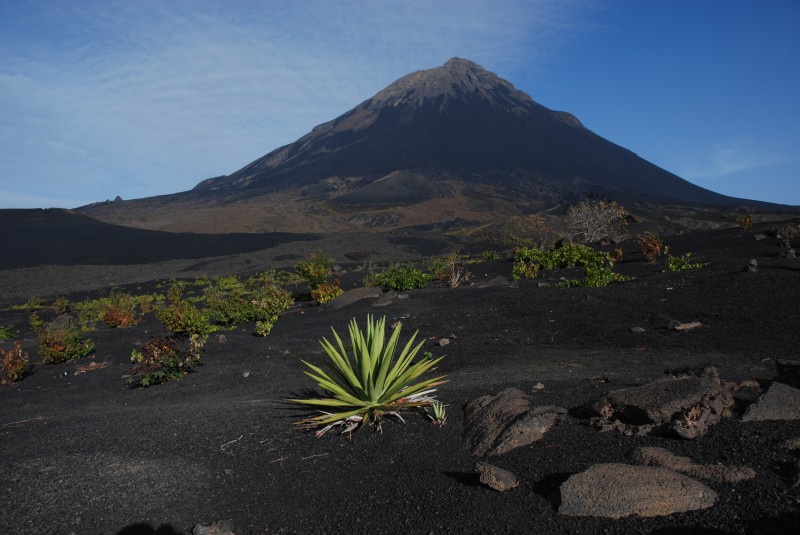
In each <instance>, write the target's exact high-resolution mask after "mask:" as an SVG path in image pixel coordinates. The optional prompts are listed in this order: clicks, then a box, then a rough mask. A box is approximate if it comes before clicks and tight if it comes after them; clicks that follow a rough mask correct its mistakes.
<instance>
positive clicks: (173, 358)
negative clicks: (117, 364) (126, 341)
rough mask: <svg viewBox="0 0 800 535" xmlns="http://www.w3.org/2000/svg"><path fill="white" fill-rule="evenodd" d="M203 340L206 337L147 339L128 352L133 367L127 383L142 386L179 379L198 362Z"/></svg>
mask: <svg viewBox="0 0 800 535" xmlns="http://www.w3.org/2000/svg"><path fill="white" fill-rule="evenodd" d="M204 343H205V339H204V338H203V337H201V336H198V335H192V336H189V337H176V336H157V337H154V338H150V339H149V340H148V341H147V342H145V343H144V345H143V346H142V347H141V348H139V349H134V350H133V352H132V353H131V362H132V363H133V368H131V372H130V377H129V378H128V384H129V385H131V386H133V387H137V386H138V387H142V388H144V387H148V386H152V385H156V384H160V383H165V382H167V381H174V380H177V379H180V378H181V377H183V376H184V375H186V374H187V373H189V372H190V371H192V370H193V369H194V367H195V366H196V365H197V363H198V362H199V361H200V351H201V349H202V348H203V344H204Z"/></svg>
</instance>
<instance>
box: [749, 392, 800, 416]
mask: <svg viewBox="0 0 800 535" xmlns="http://www.w3.org/2000/svg"><path fill="white" fill-rule="evenodd" d="M742 420H743V421H745V422H755V421H761V420H800V390H798V389H796V388H792V387H791V386H789V385H785V384H783V383H777V382H775V383H772V384H771V385H770V387H769V388H768V389H767V391H766V392H764V393H763V394H761V396H760V397H759V398H758V399H757V400H756V402H755V403H753V404H752V405H750V406H749V407H747V412H745V413H744V416H742Z"/></svg>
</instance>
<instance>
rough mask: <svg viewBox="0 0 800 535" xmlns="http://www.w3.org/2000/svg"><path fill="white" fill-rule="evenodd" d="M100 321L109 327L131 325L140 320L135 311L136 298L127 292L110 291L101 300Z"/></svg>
mask: <svg viewBox="0 0 800 535" xmlns="http://www.w3.org/2000/svg"><path fill="white" fill-rule="evenodd" d="M102 308H103V312H102V313H103V316H102V318H101V321H102V322H103V323H105V324H106V325H108V326H109V327H131V326H133V325H136V324H138V323H139V321H140V320H141V316H140V315H139V314H138V312H137V308H138V307H137V300H136V298H134V297H133V296H132V295H131V294H129V293H124V292H117V291H112V292H111V295H109V296H108V297H107V298H106V299H104V300H102Z"/></svg>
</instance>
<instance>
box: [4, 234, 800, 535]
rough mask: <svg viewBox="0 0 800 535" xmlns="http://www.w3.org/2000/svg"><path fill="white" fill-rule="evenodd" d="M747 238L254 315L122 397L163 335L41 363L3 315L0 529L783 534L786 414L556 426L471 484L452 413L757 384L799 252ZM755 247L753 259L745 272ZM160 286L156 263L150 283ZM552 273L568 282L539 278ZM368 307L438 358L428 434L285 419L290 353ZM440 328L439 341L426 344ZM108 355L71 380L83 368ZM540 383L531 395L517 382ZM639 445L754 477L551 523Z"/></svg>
mask: <svg viewBox="0 0 800 535" xmlns="http://www.w3.org/2000/svg"><path fill="white" fill-rule="evenodd" d="M760 230H763V229H758V228H757V229H755V230H753V231H750V232H743V231H741V230H737V229H732V230H727V231H715V232H704V233H697V234H694V235H686V236H681V237H675V238H672V239H667V243H668V244H669V245H671V246H672V250H673V251H674V252H675V253H683V252H687V251H691V252H693V253H695V255H696V256H698V257H700V258H701V259H705V260H706V261H710V262H711V265H710V266H708V267H706V268H703V269H700V270H693V271H686V272H681V273H664V272H661V271H660V268H659V267H658V266H653V265H650V264H647V263H645V262H644V260H643V259H642V257H641V253H639V252H637V251H636V248H635V245H633V244H626V245H625V250H626V255H625V257H624V261H623V263H622V264H621V266H620V271H622V272H625V273H628V274H632V275H636V276H637V277H638V278H637V279H636V280H634V281H631V282H628V283H624V284H614V285H611V286H608V287H605V288H596V289H593V288H574V289H555V288H542V287H539V286H538V282H541V281H523V282H520V283H519V284H518V285H513V286H511V287H508V286H506V287H492V288H477V287H464V288H458V289H449V288H429V289H425V290H417V291H412V292H410V293H409V297H408V298H407V299H398V300H394V301H393V302H392V303H391V304H389V305H388V306H386V307H381V308H376V307H373V306H372V303H371V302H370V301H358V302H356V303H354V304H352V305H349V306H347V307H344V308H341V309H339V310H334V309H333V308H332V307H326V306H309V303H308V302H307V301H300V302H299V303H298V305H296V307H295V308H294V309H292V310H290V311H288V312H287V313H285V314H284V315H283V317H282V318H281V319H280V320H279V321H278V323H277V324H276V326H275V328H274V329H273V331H272V334H271V335H270V336H269V337H267V338H257V337H255V336H252V334H251V332H252V325H242V326H240V327H239V328H238V329H236V330H233V331H228V332H224V334H225V337H226V339H227V341H226V342H225V343H224V344H222V343H219V342H218V340H217V338H216V337H215V336H214V335H212V337H211V338H210V339H209V343H208V345H207V348H206V351H205V354H204V358H203V365H202V366H201V367H200V368H199V369H198V370H197V371H196V372H195V373H192V374H190V375H188V376H186V377H184V378H183V379H181V380H180V381H177V382H173V383H169V384H165V385H161V386H156V387H153V388H148V389H139V390H131V389H128V388H126V387H125V384H124V380H123V375H125V374H126V373H127V371H128V369H129V367H130V363H129V356H130V351H131V349H132V348H133V346H134V345H135V344H136V343H137V342H141V341H143V340H145V339H146V338H147V337H148V336H151V335H153V334H157V333H159V332H161V330H160V329H161V327H160V326H159V325H158V324H157V322H156V321H155V319H154V318H153V317H152V315H148V316H146V317H145V320H144V321H143V322H142V323H141V324H140V325H138V326H136V327H133V328H129V329H108V328H100V329H99V330H97V331H95V332H93V333H91V335H90V336H91V337H92V338H93V339H94V341H95V343H96V351H95V353H94V355H93V356H91V357H88V358H85V359H82V360H80V361H78V362H76V363H69V364H62V365H56V366H45V365H43V364H41V362H40V360H39V358H38V355H37V349H36V339H35V337H34V335H33V333H32V332H31V330H30V328H29V327H27V313H26V312H25V311H20V310H10V309H6V310H3V311H0V325H11V326H12V328H13V329H14V330H15V331H17V340H19V341H21V342H22V344H23V346H24V348H25V349H26V350H27V351H28V352H29V353H30V355H31V360H32V364H33V366H32V371H31V373H30V374H29V375H28V376H27V377H26V378H25V379H24V380H23V381H22V382H20V383H17V384H15V385H13V386H5V387H0V453H1V455H0V470H2V472H1V473H2V474H3V479H2V486H0V488H1V489H2V494H3V498H2V499H0V533H19V534H25V533H31V534H34V533H36V534H39V533H63V534H67V533H77V534H84V533H86V534H94V533H125V534H132V533H151V534H152V533H161V534H167V533H190V531H191V528H192V526H194V525H195V524H198V523H203V524H210V523H211V522H215V521H218V520H230V521H231V524H232V525H233V526H234V527H235V528H236V533H237V534H239V533H253V534H256V533H259V534H260V533H586V534H590V533H592V534H593V533H657V534H668V533H704V534H711V533H714V534H722V533H725V534H727V533H792V532H796V529H797V525H798V522H799V521H800V489H798V487H792V486H791V484H792V481H791V479H790V476H789V472H788V471H787V466H788V464H787V463H789V461H790V460H789V459H788V458H787V457H788V454H787V453H786V452H784V451H782V450H781V449H780V447H779V444H780V443H781V442H782V441H784V440H786V439H787V438H791V437H798V436H800V422H797V421H790V422H753V423H742V422H741V421H740V420H739V419H738V418H737V417H734V418H731V419H727V420H725V421H724V422H723V423H722V424H720V425H718V426H716V427H714V428H712V430H711V431H710V432H709V433H708V434H707V435H705V436H703V437H702V438H700V439H697V440H694V441H686V440H680V439H676V438H669V437H626V436H623V435H621V434H617V433H604V434H601V433H598V432H596V431H595V430H594V429H593V428H592V427H591V426H589V425H587V422H586V421H585V420H581V419H579V418H576V417H569V418H567V419H566V421H565V422H563V423H562V424H561V425H559V426H557V427H556V428H555V429H554V430H552V431H551V432H550V433H549V434H548V435H546V436H545V438H544V439H543V440H542V441H540V442H538V443H536V444H534V445H532V446H530V447H525V448H521V449H518V450H515V451H512V452H511V453H509V454H507V455H505V456H503V457H500V458H497V459H494V460H492V463H493V464H496V465H497V466H500V467H501V468H504V469H507V470H511V471H512V472H513V473H514V474H516V475H517V477H519V478H520V479H521V480H522V485H521V486H520V487H519V488H517V489H514V490H512V491H509V492H507V493H498V492H495V491H492V490H490V489H487V488H484V487H482V486H480V485H479V483H478V476H477V473H476V471H475V468H474V463H475V459H473V458H471V456H470V455H469V453H468V452H467V451H466V450H464V448H463V447H462V444H461V428H462V420H463V415H462V412H461V406H462V405H463V404H464V403H466V402H467V401H469V400H471V399H473V398H474V397H476V396H479V395H483V394H486V393H496V392H497V391H499V390H501V389H503V388H506V387H509V386H516V387H519V388H522V389H523V390H525V391H526V392H532V394H531V395H533V396H535V397H536V399H537V401H538V402H540V403H541V404H543V405H550V404H555V405H561V406H563V407H566V408H568V409H572V408H575V407H578V406H579V405H582V404H583V403H585V402H586V401H588V400H590V399H592V398H593V397H596V396H600V395H602V394H604V393H606V392H608V391H610V390H613V389H616V388H620V387H623V386H630V385H635V384H641V383H643V382H645V381H647V380H649V379H651V378H654V377H656V376H658V375H659V374H661V373H662V372H663V370H664V369H666V368H672V367H680V366H696V365H702V364H706V363H711V364H713V365H715V366H717V368H718V370H719V373H720V375H721V376H722V378H723V379H727V380H732V381H741V380H744V379H757V380H759V381H761V382H762V383H763V384H764V385H766V384H768V383H769V381H770V380H771V379H772V378H774V377H775V376H776V375H777V372H776V369H775V360H776V359H777V358H781V357H787V358H795V359H796V358H798V347H797V340H798V338H797V334H798V333H799V332H800V260H790V259H785V258H780V257H779V252H780V246H779V242H778V240H775V239H773V238H767V239H763V240H760V241H758V240H755V239H754V234H756V233H757V232H759V231H760ZM795 246H797V244H795ZM328 252H329V253H331V254H334V255H337V254H339V253H340V252H341V251H328ZM751 258H756V259H757V260H758V263H759V266H760V267H759V271H758V272H756V273H745V272H744V271H743V269H744V267H745V266H746V264H747V261H748V260H750V259H751ZM95 267H96V266H95ZM258 267H261V266H258V265H254V266H251V268H258ZM349 267H355V266H349ZM109 269H113V267H110V268H109ZM470 269H472V271H473V272H474V278H473V282H480V281H483V280H489V279H491V278H492V277H494V276H496V275H504V276H507V277H508V276H510V272H511V263H510V262H509V261H493V262H487V263H483V264H476V265H473V266H470ZM162 276H163V274H161V273H159V272H158V271H157V270H154V271H153V272H152V273H151V277H150V278H151V279H152V280H156V279H159V278H161V277H162ZM363 276H364V273H363V272H353V273H346V274H344V275H342V283H343V285H344V286H345V287H346V288H352V287H355V286H358V285H359V284H360V281H361V279H362V278H363ZM561 276H570V274H569V273H568V272H563V273H556V274H554V275H548V276H547V277H545V278H544V279H542V280H548V277H550V279H552V280H557V279H558V278H559V277H561ZM4 280H7V279H4ZM51 282H52V281H51ZM67 282H69V281H67ZM26 283H30V281H26ZM6 284H10V283H6ZM154 284H155V283H154V282H150V283H147V282H143V283H141V284H140V285H139V286H141V288H142V291H146V290H148V289H149V288H152V287H153V285H154ZM0 290H2V289H0ZM297 291H298V292H301V291H302V289H301V288H298V289H297ZM76 297H77V296H76ZM368 313H372V314H377V315H383V314H385V315H386V316H387V318H390V319H391V320H392V321H394V320H395V319H402V320H403V323H404V332H405V333H406V334H408V333H411V332H413V331H414V330H416V329H419V332H420V335H421V336H423V337H426V338H429V345H428V347H427V349H428V350H430V351H432V352H433V353H434V354H435V355H441V354H446V358H445V359H444V360H443V361H442V363H441V365H440V367H439V370H440V371H441V372H444V373H446V374H448V376H449V377H448V378H449V380H450V381H449V382H448V383H447V384H445V385H443V386H442V387H441V388H440V392H439V397H440V399H441V400H443V401H444V402H445V403H446V404H448V406H449V410H448V423H447V425H446V426H445V427H443V428H437V427H433V426H432V425H430V423H428V422H427V421H425V420H424V419H423V418H422V417H421V416H418V415H414V414H411V415H409V416H408V417H407V418H406V421H407V423H406V424H405V425H403V424H401V423H397V422H393V421H389V422H387V423H386V424H385V425H384V426H383V433H382V434H379V433H376V432H373V431H372V430H369V429H362V430H360V431H358V432H357V433H355V434H354V435H353V437H352V440H347V439H346V438H345V437H342V436H339V435H337V434H334V433H329V434H327V435H325V436H324V437H322V438H320V439H315V438H314V436H313V435H312V434H308V433H304V432H301V431H298V430H297V429H295V428H294V427H293V425H292V422H295V421H297V420H298V419H299V418H300V417H301V416H303V415H304V414H307V413H304V412H303V410H302V408H300V409H298V408H297V407H294V406H291V405H289V404H287V403H286V402H285V399H286V398H289V397H292V396H296V395H298V394H301V393H303V392H306V391H308V390H309V389H311V388H312V387H314V386H315V385H314V383H313V382H312V381H311V379H309V378H307V377H306V376H305V375H304V374H303V365H302V364H301V362H300V358H304V359H312V360H314V361H321V360H322V351H321V348H320V346H319V344H318V340H319V339H320V338H321V337H322V336H327V334H328V333H329V332H330V327H331V326H333V327H335V328H336V329H337V330H338V331H339V332H340V333H343V332H345V331H346V326H347V323H348V321H349V320H350V318H351V317H356V318H358V319H359V321H363V319H364V318H365V316H366V315H367V314H368ZM671 320H679V321H684V322H688V321H700V322H702V324H703V326H702V327H701V328H699V329H697V330H694V331H691V332H686V333H678V332H674V331H670V330H669V329H668V328H667V327H668V325H669V322H670V321H671ZM632 327H642V328H644V329H645V331H644V332H642V333H636V332H632V331H631V328H632ZM444 337H450V339H451V343H450V344H449V345H447V346H446V347H445V348H440V347H439V346H438V344H437V343H436V342H437V341H438V340H439V339H440V338H444ZM9 344H10V343H9V342H5V343H3V347H8V346H9ZM106 361H107V362H109V363H110V364H109V365H108V367H106V368H103V369H100V370H96V371H92V372H89V373H84V374H80V375H74V372H75V371H76V366H78V365H86V364H88V363H90V362H106ZM246 371H249V376H248V377H243V372H246ZM539 382H541V383H543V384H544V389H542V390H534V385H536V384H537V383H539ZM638 446H659V447H663V448H666V449H668V450H669V451H671V452H673V453H676V454H678V455H687V456H689V457H691V458H692V459H693V460H694V461H696V462H698V463H704V464H710V463H723V464H727V465H746V466H750V467H752V468H754V469H755V470H756V472H757V474H758V475H757V477H756V478H755V479H754V480H752V481H748V482H744V483H740V484H735V485H726V484H716V483H707V484H708V485H709V486H711V487H712V488H713V489H714V490H715V491H717V492H718V493H719V495H720V498H719V501H718V503H717V504H716V505H715V506H714V507H712V508H710V509H707V510H704V511H695V512H689V513H683V514H675V515H670V516H666V517H662V518H655V519H641V518H636V517H630V518H625V519H622V520H618V521H612V520H608V519H602V518H574V517H563V516H560V515H559V514H558V513H557V511H556V505H557V503H558V496H557V492H556V491H557V489H558V486H559V485H560V483H561V482H563V481H564V480H565V479H566V478H567V477H568V476H569V475H571V474H574V473H577V472H579V471H582V470H584V469H586V468H588V467H589V466H591V465H592V464H595V463H600V462H626V457H625V456H626V454H627V453H628V452H629V451H630V450H631V449H633V448H635V447H638Z"/></svg>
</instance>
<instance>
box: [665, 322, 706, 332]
mask: <svg viewBox="0 0 800 535" xmlns="http://www.w3.org/2000/svg"><path fill="white" fill-rule="evenodd" d="M702 325H703V324H702V323H700V322H699V321H690V322H689V323H681V322H680V321H677V320H672V321H670V322H669V329H670V330H671V331H678V332H685V331H691V330H694V329H697V328H698V327H702Z"/></svg>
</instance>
